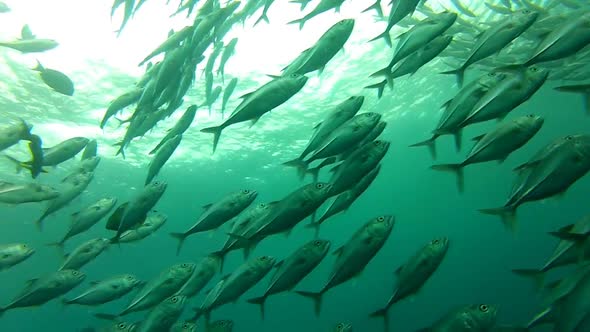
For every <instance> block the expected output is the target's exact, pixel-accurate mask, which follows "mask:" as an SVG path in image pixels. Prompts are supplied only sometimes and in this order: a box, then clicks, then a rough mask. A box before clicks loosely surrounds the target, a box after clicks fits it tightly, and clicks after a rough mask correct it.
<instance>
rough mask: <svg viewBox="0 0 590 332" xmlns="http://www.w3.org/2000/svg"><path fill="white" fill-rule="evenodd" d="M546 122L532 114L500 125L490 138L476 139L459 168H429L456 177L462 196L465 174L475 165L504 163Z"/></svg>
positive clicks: (488, 136) (455, 166)
mask: <svg viewBox="0 0 590 332" xmlns="http://www.w3.org/2000/svg"><path fill="white" fill-rule="evenodd" d="M543 123H544V119H543V118H542V117H540V116H538V115H534V114H529V115H527V116H521V117H518V118H516V119H514V120H512V121H507V122H504V123H501V124H500V125H498V126H497V127H496V128H495V129H494V130H492V131H490V132H489V133H487V134H484V135H480V136H477V137H475V138H474V139H473V140H474V141H475V142H476V143H475V145H474V146H473V148H472V149H471V151H470V152H469V154H468V155H467V157H466V158H465V159H464V160H463V161H462V162H460V163H456V164H437V165H433V166H431V167H430V168H431V169H433V170H437V171H445V172H451V173H453V174H455V176H456V177H457V188H458V189H459V192H463V191H464V186H465V184H464V183H465V180H464V174H463V170H464V168H465V167H466V166H468V165H471V164H476V163H482V162H487V161H493V160H498V161H499V162H503V161H504V160H505V159H506V158H508V156H509V155H510V154H512V153H513V152H514V151H516V150H518V149H520V148H521V147H522V146H524V145H525V144H526V143H527V142H528V141H530V140H531V139H532V138H533V137H534V136H535V135H536V134H537V133H538V132H539V130H540V129H541V127H542V126H543Z"/></svg>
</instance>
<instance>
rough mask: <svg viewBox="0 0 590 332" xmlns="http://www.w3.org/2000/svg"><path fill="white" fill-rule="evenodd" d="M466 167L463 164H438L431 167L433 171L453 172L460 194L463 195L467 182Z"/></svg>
mask: <svg viewBox="0 0 590 332" xmlns="http://www.w3.org/2000/svg"><path fill="white" fill-rule="evenodd" d="M464 167H465V165H464V164H463V163H460V164H438V165H432V166H430V168H431V169H433V170H435V171H443V172H451V173H453V174H455V176H456V178H457V189H459V192H460V193H463V192H464V190H465V180H464V175H463V174H464V173H463V168H464Z"/></svg>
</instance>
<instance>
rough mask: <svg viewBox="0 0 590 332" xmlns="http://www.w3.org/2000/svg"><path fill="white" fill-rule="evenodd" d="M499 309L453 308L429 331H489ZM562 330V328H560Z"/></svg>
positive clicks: (488, 306) (479, 306)
mask: <svg viewBox="0 0 590 332" xmlns="http://www.w3.org/2000/svg"><path fill="white" fill-rule="evenodd" d="M497 315H498V309H497V308H496V307H495V306H490V305H487V304H479V305H476V304H473V305H469V306H463V307H459V308H456V309H453V310H451V311H450V312H448V313H447V314H445V315H444V316H443V317H442V318H440V319H439V320H438V321H437V322H435V323H434V325H432V326H431V327H429V328H426V329H421V330H420V331H428V332H451V331H453V332H468V331H488V330H489V329H491V328H492V327H493V326H494V325H496V318H497ZM560 331H561V330H560Z"/></svg>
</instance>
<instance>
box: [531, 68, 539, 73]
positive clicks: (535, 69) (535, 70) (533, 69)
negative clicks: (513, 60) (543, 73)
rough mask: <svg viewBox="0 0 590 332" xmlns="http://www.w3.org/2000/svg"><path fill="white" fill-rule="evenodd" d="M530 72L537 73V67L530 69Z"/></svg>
mask: <svg viewBox="0 0 590 332" xmlns="http://www.w3.org/2000/svg"><path fill="white" fill-rule="evenodd" d="M531 71H534V72H537V71H539V68H537V67H531Z"/></svg>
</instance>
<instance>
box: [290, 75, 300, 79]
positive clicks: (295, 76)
mask: <svg viewBox="0 0 590 332" xmlns="http://www.w3.org/2000/svg"><path fill="white" fill-rule="evenodd" d="M289 76H290V77H292V78H297V77H299V74H291V75H289Z"/></svg>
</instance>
